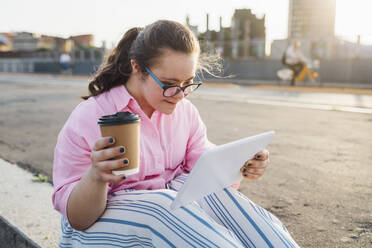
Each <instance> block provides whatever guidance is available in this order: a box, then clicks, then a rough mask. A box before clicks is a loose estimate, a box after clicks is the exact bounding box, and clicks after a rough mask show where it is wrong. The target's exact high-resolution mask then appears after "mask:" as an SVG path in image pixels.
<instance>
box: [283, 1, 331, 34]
mask: <svg viewBox="0 0 372 248" xmlns="http://www.w3.org/2000/svg"><path fill="white" fill-rule="evenodd" d="M335 18H336V0H290V1H289V11H288V38H289V39H291V40H292V39H304V38H309V39H313V38H329V37H334V30H335Z"/></svg>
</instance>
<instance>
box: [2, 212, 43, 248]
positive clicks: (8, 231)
mask: <svg viewBox="0 0 372 248" xmlns="http://www.w3.org/2000/svg"><path fill="white" fill-rule="evenodd" d="M5 244H6V247H17V248H40V246H39V245H37V244H36V243H35V242H34V241H32V240H31V239H29V238H28V237H27V236H26V235H25V234H24V233H23V232H21V230H19V229H18V228H17V227H15V226H13V225H12V224H11V223H9V222H8V221H7V220H6V219H4V218H3V217H2V216H0V246H1V247H5V246H3V245H5Z"/></svg>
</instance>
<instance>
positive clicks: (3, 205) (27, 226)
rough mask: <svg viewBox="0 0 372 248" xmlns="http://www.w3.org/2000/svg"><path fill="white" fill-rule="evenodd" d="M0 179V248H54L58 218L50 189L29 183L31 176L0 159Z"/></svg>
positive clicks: (59, 233) (49, 187) (42, 185)
mask: <svg viewBox="0 0 372 248" xmlns="http://www.w3.org/2000/svg"><path fill="white" fill-rule="evenodd" d="M0 175H2V176H1V177H0V216H2V218H3V221H2V223H1V224H0V229H1V231H0V232H1V236H0V247H17V248H18V247H46V248H53V247H58V241H59V237H60V235H61V227H60V219H61V215H60V214H59V213H58V212H57V211H56V210H54V208H53V206H52V198H51V197H52V193H53V187H52V185H50V184H49V183H39V182H33V180H32V179H33V177H34V176H33V175H32V173H30V172H28V171H26V170H23V169H21V168H20V167H19V166H17V165H15V164H11V163H8V162H7V161H4V160H2V159H1V158H0ZM10 223H11V224H10ZM3 227H4V228H3ZM22 237H23V239H22ZM22 240H23V241H25V240H26V241H28V242H23V243H22ZM31 240H32V241H31ZM8 242H9V245H5V246H4V244H8ZM11 242H17V243H16V245H15V246H13V245H10V244H12V243H11ZM31 244H33V246H27V245H31ZM35 244H36V246H35Z"/></svg>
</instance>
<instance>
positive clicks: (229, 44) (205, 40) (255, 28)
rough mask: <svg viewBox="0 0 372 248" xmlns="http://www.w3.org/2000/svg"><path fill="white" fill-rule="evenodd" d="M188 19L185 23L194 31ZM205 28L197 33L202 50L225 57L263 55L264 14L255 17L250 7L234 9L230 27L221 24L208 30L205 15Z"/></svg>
mask: <svg viewBox="0 0 372 248" xmlns="http://www.w3.org/2000/svg"><path fill="white" fill-rule="evenodd" d="M189 21H190V20H189V19H188V18H187V19H186V24H187V25H188V26H189V28H190V29H191V30H193V32H194V33H198V32H197V31H195V28H196V30H197V27H195V26H191V25H190V23H189ZM206 24H207V25H206V26H207V30H206V31H205V32H204V33H198V36H197V37H198V39H199V41H200V44H201V48H202V51H203V52H208V53H218V54H221V55H222V57H225V58H234V59H244V58H248V57H255V58H264V57H265V39H266V29H265V16H263V17H262V18H257V17H256V15H254V14H253V13H252V11H251V10H250V9H236V10H235V12H234V15H233V16H232V19H231V27H223V26H222V18H221V17H220V18H219V24H220V25H219V26H220V30H219V31H215V30H209V15H208V14H207V16H206Z"/></svg>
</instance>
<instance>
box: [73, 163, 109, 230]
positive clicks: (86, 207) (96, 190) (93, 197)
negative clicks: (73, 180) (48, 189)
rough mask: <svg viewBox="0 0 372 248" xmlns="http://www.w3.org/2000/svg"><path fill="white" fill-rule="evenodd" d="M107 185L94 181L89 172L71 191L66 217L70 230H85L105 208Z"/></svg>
mask: <svg viewBox="0 0 372 248" xmlns="http://www.w3.org/2000/svg"><path fill="white" fill-rule="evenodd" d="M107 187H108V183H106V182H101V181H97V180H94V179H93V177H92V176H91V175H90V170H88V171H87V173H86V174H85V175H84V177H83V178H81V180H80V181H79V183H78V184H76V186H75V187H74V189H73V190H72V192H71V194H70V197H69V199H68V202H67V217H68V220H69V222H70V225H71V227H72V228H74V229H76V230H79V231H81V230H85V229H87V228H88V227H90V226H91V225H93V224H94V223H95V222H96V220H97V219H98V218H99V217H100V216H101V215H102V213H103V212H104V210H105V208H106V201H107Z"/></svg>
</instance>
